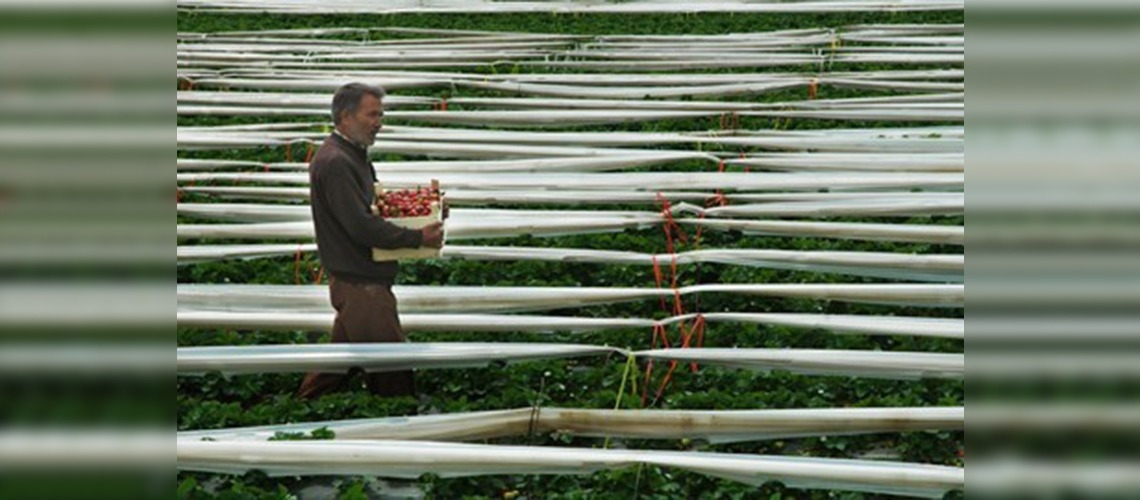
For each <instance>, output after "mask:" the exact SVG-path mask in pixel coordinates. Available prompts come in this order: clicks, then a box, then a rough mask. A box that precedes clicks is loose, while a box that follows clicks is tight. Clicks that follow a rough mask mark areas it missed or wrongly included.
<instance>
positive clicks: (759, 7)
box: [176, 0, 966, 15]
mask: <svg viewBox="0 0 1140 500" xmlns="http://www.w3.org/2000/svg"><path fill="white" fill-rule="evenodd" d="M176 5H177V7H178V8H179V9H195V10H201V11H207V12H209V11H222V12H243V11H244V12H272V13H279V14H307V15H313V14H401V13H404V14H407V13H446V12H451V13H481V12H484V13H506V12H562V13H571V12H578V13H587V12H608V13H624V14H633V13H694V12H756V13H777V12H801V13H809V12H812V13H823V12H869V11H870V12H875V11H884V12H898V11H931V10H933V11H954V10H964V9H965V8H966V5H965V2H963V1H962V0H854V1H851V0H847V1H835V0H804V1H797V2H748V1H742V0H738V1H731V0H717V1H713V2H698V3H694V2H672V1H669V2H660V1H646V0H636V1H630V2H591V3H581V2H571V1H551V2H524V1H520V2H496V1H491V0H398V1H387V2H384V3H382V4H378V3H376V2H370V1H366V0H334V1H329V0H323V1H318V0H271V1H265V0H178V1H177V2H176Z"/></svg>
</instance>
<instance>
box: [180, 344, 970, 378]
mask: <svg viewBox="0 0 1140 500" xmlns="http://www.w3.org/2000/svg"><path fill="white" fill-rule="evenodd" d="M611 354H624V355H628V356H634V357H636V358H655V359H667V360H674V361H691V362H701V363H710V364H715V365H722V366H727V367H731V368H740V369H747V370H759V371H770V370H774V369H778V370H782V371H787V372H791V373H797V374H805V375H842V376H855V377H870V378H882V379H891V380H916V379H922V378H962V377H963V375H964V373H965V369H966V357H965V355H963V354H943V353H929V352H897V351H890V352H888V351H846V350H840V349H822V350H820V349H753V348H739V349H727V348H685V349H657V350H650V351H637V352H628V351H624V350H622V349H616V348H611V347H602V346H595V345H581V344H539V343H505V342H498V343H478V344H472V343H462V342H447V343H380V344H371V343H370V344H353V343H338V344H277V345H254V346H210V347H179V348H178V349H177V361H176V370H177V372H178V374H179V375H202V374H205V373H208V372H214V371H217V372H221V373H223V374H225V375H238V374H249V373H295V372H310V371H322V372H347V371H349V370H351V369H354V368H359V369H363V370H365V371H370V372H384V371H396V370H407V369H412V368H421V369H426V368H470V367H481V366H486V365H487V364H489V363H491V362H496V361H525V360H534V359H551V358H574V357H582V356H599V355H611Z"/></svg>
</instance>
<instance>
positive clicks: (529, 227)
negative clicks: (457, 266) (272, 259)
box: [176, 213, 965, 257]
mask: <svg viewBox="0 0 1140 500" xmlns="http://www.w3.org/2000/svg"><path fill="white" fill-rule="evenodd" d="M660 222H661V216H660V215H659V214H656V213H653V214H652V215H645V216H644V217H640V218H633V217H631V216H629V215H624V216H620V217H602V216H593V217H590V218H583V219H562V220H551V219H511V218H497V219H487V220H481V221H474V222H471V223H461V222H451V223H449V224H447V225H446V226H445V228H444V230H445V231H446V235H447V239H448V241H457V240H470V239H479V238H502V237H513V236H522V235H530V236H534V237H547V236H561V235H569V234H598V233H614V232H620V231H624V230H626V229H638V228H642V229H644V228H648V227H655V226H658V225H659V223H660ZM677 223H678V224H681V225H685V226H704V227H706V228H709V229H714V230H718V231H741V232H743V233H745V234H761V235H780V236H813V237H824V238H842V239H863V240H885V241H925V242H931V243H946V244H954V245H961V244H964V243H965V228H963V227H962V226H936V225H910V224H870V223H843V222H835V223H823V222H800V221H768V220H742V219H718V220H714V219H694V218H682V219H678V220H677ZM176 232H177V236H178V239H179V240H185V239H203V238H224V239H244V240H312V239H313V225H312V223H311V222H272V223H261V224H179V225H178V227H177V229H176ZM447 248H448V247H446V246H445V247H444V256H445V257H448V256H451V257H458V255H456V254H448V253H447Z"/></svg>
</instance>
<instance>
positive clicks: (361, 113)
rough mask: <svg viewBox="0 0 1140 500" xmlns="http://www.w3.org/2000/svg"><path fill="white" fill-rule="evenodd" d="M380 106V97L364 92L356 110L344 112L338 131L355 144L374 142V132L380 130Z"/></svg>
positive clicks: (381, 111) (382, 114)
mask: <svg viewBox="0 0 1140 500" xmlns="http://www.w3.org/2000/svg"><path fill="white" fill-rule="evenodd" d="M380 108H381V106H380V99H377V98H376V97H375V96H373V95H371V94H364V96H362V97H361V98H360V105H359V106H357V107H356V112H354V113H345V114H344V117H343V118H342V119H341V122H340V127H338V128H339V129H340V132H341V133H342V134H344V135H346V136H348V138H349V139H352V140H353V141H356V143H357V144H362V145H364V146H371V145H372V144H373V143H374V142H376V133H378V132H380V119H381V118H382V117H383V116H384V111H383V110H382V109H380Z"/></svg>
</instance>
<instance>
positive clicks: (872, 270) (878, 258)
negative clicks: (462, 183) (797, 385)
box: [180, 246, 965, 283]
mask: <svg viewBox="0 0 1140 500" xmlns="http://www.w3.org/2000/svg"><path fill="white" fill-rule="evenodd" d="M184 248H187V249H190V248H194V247H184ZM303 250H306V249H302V248H298V247H292V248H290V247H288V246H282V247H280V248H279V249H278V254H290V253H292V254H296V253H297V252H298V251H303ZM310 250H311V249H310ZM266 255H271V254H270V253H269V252H267V251H262V253H261V254H259V255H256V256H266ZM247 256H254V255H247ZM199 258H201V257H199ZM444 258H448V259H467V260H482V261H494V260H509V261H519V260H530V261H547V262H583V263H596V264H620V265H646V266H652V265H655V264H656V265H659V266H666V265H670V264H673V263H674V262H676V264H678V265H684V264H695V263H719V264H727V265H738V266H750V267H762V268H770V269H791V270H798V271H813V272H821V273H837V274H850V275H856V276H873V277H880V278H893V279H909V280H915V281H940V282H956V283H960V282H962V281H963V279H964V266H965V256H964V255H957V254H921V255H916V254H903V253H892V252H841V251H797V250H749V249H710V250H694V251H691V252H684V253H681V254H646V253H637V252H623V251H614V250H590V249H574V248H542V247H467V246H446V247H444ZM180 261H181V257H180ZM187 263H188V262H187Z"/></svg>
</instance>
